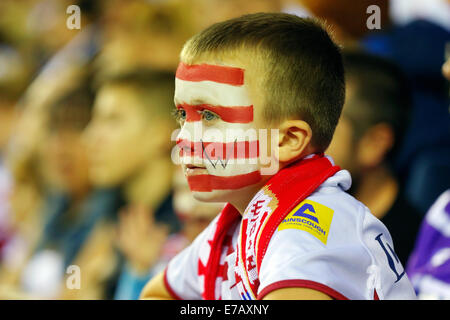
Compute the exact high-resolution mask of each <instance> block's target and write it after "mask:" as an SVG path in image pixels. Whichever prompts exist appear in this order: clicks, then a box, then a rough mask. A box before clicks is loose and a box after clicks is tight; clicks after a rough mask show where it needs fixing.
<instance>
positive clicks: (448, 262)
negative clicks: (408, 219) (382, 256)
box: [406, 189, 450, 300]
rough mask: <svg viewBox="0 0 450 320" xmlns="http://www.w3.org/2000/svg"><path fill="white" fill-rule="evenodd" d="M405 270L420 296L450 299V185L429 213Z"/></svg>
mask: <svg viewBox="0 0 450 320" xmlns="http://www.w3.org/2000/svg"><path fill="white" fill-rule="evenodd" d="M406 273H407V274H408V277H409V278H410V279H411V282H412V283H413V285H414V288H415V290H416V293H417V295H418V297H419V298H420V299H446V300H450V189H449V190H447V191H446V192H444V193H443V194H442V195H441V196H440V197H439V198H438V199H437V200H436V202H435V203H434V204H433V205H432V206H431V208H430V210H429V211H428V213H427V214H426V216H425V218H424V221H423V223H422V226H421V228H420V231H419V234H418V238H417V241H416V246H415V248H414V251H413V253H412V254H411V256H410V258H409V261H408V264H407V268H406Z"/></svg>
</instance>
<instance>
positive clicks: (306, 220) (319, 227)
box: [278, 200, 334, 244]
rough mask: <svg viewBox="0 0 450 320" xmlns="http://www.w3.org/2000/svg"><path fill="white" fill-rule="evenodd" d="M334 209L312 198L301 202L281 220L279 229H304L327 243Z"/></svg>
mask: <svg viewBox="0 0 450 320" xmlns="http://www.w3.org/2000/svg"><path fill="white" fill-rule="evenodd" d="M333 212H334V211H333V210H332V209H330V208H328V207H326V206H324V205H322V204H320V203H317V202H315V201H311V200H304V201H303V202H301V203H299V204H298V205H297V206H296V207H295V208H294V209H293V210H292V211H291V212H290V213H289V214H288V215H287V216H286V218H285V219H284V220H283V221H282V222H281V224H280V225H279V226H278V230H279V231H281V230H285V229H298V230H303V231H306V232H308V233H310V234H311V235H313V236H314V237H316V238H317V239H319V240H320V241H321V242H322V243H323V244H327V239H328V233H329V231H330V225H331V220H332V219H333Z"/></svg>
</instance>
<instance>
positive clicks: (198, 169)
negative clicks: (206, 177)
mask: <svg viewBox="0 0 450 320" xmlns="http://www.w3.org/2000/svg"><path fill="white" fill-rule="evenodd" d="M184 172H185V174H186V175H187V176H194V175H199V174H207V173H208V171H207V170H206V167H202V166H198V165H194V164H186V165H185V170H184Z"/></svg>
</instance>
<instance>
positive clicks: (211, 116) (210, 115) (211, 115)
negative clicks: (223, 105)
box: [201, 110, 220, 121]
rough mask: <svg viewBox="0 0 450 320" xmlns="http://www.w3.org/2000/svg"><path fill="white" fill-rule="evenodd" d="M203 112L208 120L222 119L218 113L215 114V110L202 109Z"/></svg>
mask: <svg viewBox="0 0 450 320" xmlns="http://www.w3.org/2000/svg"><path fill="white" fill-rule="evenodd" d="M201 114H202V117H203V119H204V120H206V121H213V120H216V119H220V117H219V116H218V115H217V114H215V113H214V112H212V111H209V110H202V111H201Z"/></svg>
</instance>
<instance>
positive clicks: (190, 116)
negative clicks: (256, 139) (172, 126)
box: [177, 103, 253, 123]
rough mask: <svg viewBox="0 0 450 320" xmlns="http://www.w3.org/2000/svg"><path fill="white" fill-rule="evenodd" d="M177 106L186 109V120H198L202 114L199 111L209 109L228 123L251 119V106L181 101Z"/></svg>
mask: <svg viewBox="0 0 450 320" xmlns="http://www.w3.org/2000/svg"><path fill="white" fill-rule="evenodd" d="M177 108H178V109H180V108H183V109H184V110H185V111H186V121H187V122H193V121H200V120H202V115H201V113H200V111H202V110H205V109H206V110H210V111H212V112H214V113H216V114H217V115H218V116H220V118H221V120H223V121H225V122H230V123H249V122H252V121H253V106H252V105H251V106H230V107H222V106H213V105H210V104H198V105H190V104H187V103H182V104H179V105H177Z"/></svg>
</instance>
